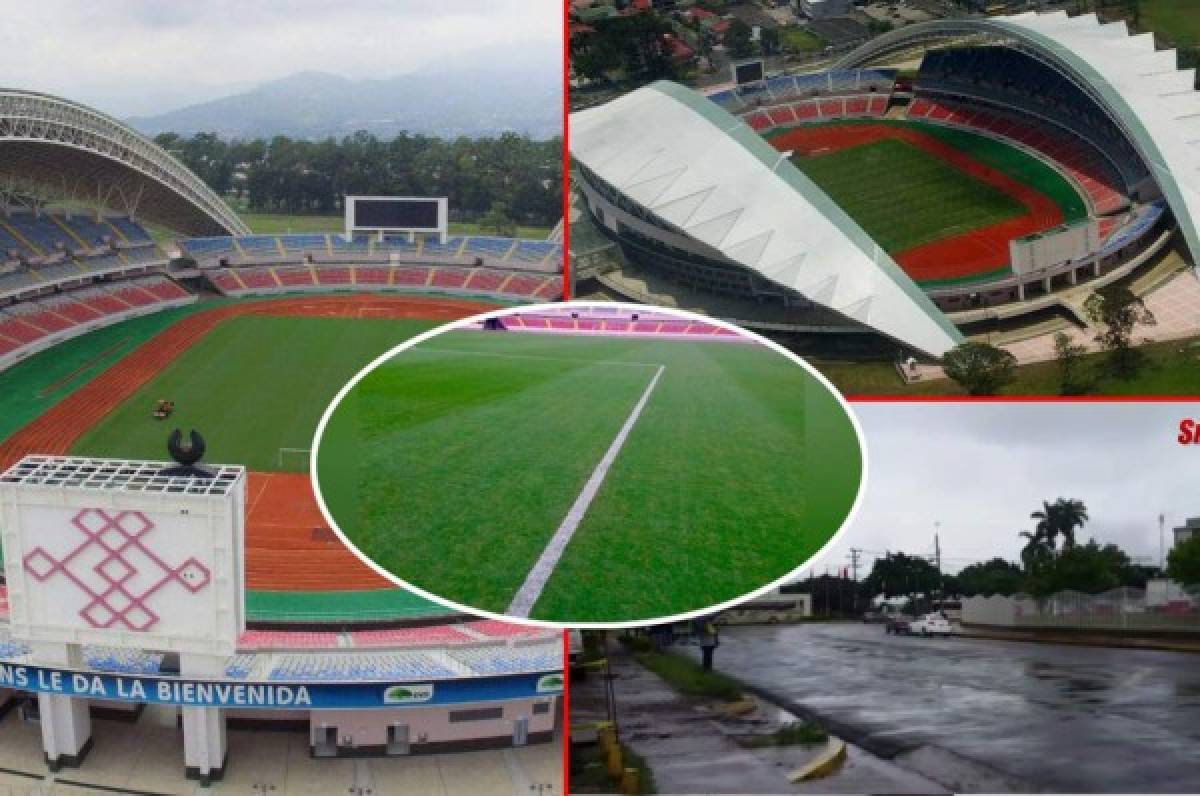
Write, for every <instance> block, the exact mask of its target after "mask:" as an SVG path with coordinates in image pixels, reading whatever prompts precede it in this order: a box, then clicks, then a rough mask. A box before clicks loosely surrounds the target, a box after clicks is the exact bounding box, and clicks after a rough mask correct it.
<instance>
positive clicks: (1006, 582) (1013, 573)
mask: <svg viewBox="0 0 1200 796" xmlns="http://www.w3.org/2000/svg"><path fill="white" fill-rule="evenodd" d="M957 581H958V588H959V590H960V591H961V592H962V594H964V595H966V596H968V597H970V596H974V595H976V594H981V595H984V596H989V595H992V594H1003V595H1005V596H1008V595H1012V594H1016V593H1017V592H1018V591H1020V589H1021V568H1020V567H1019V566H1017V565H1016V564H1014V563H1012V562H1011V561H1005V560H1004V559H1003V558H993V559H992V560H990V561H984V562H981V563H978V564H971V565H970V566H968V567H963V569H962V571H961V572H959V573H958V577H957Z"/></svg>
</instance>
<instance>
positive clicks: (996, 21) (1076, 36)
mask: <svg viewBox="0 0 1200 796" xmlns="http://www.w3.org/2000/svg"><path fill="white" fill-rule="evenodd" d="M970 35H985V36H988V37H990V38H996V39H1000V40H1003V41H1004V42H1005V43H1006V44H1009V45H1010V46H1013V47H1016V48H1019V49H1021V50H1022V51H1023V52H1026V53H1028V54H1030V55H1033V56H1034V57H1037V58H1039V59H1040V60H1042V61H1043V62H1044V63H1047V64H1049V65H1050V66H1052V67H1053V68H1055V69H1056V70H1058V71H1059V72H1060V73H1061V74H1063V75H1065V76H1066V77H1068V78H1069V79H1071V80H1072V82H1074V83H1075V84H1076V85H1078V86H1079V87H1080V88H1081V89H1082V90H1083V91H1084V92H1085V93H1086V94H1088V95H1089V96H1090V97H1091V98H1092V99H1093V100H1094V101H1096V102H1097V103H1098V104H1099V105H1100V107H1102V108H1104V109H1105V111H1106V112H1107V113H1108V115H1109V116H1110V118H1112V119H1113V121H1114V122H1115V123H1116V124H1117V125H1118V126H1119V127H1120V128H1121V129H1122V130H1123V131H1124V133H1125V135H1126V136H1127V137H1128V138H1129V140H1130V142H1131V143H1132V144H1133V145H1134V147H1135V148H1136V149H1137V150H1138V152H1139V153H1140V154H1141V156H1142V158H1143V160H1145V161H1146V163H1147V164H1148V165H1149V167H1150V170H1151V172H1152V173H1153V175H1154V177H1155V179H1156V181H1157V182H1158V185H1159V187H1160V188H1161V189H1162V192H1163V194H1164V196H1165V197H1166V199H1167V203H1168V205H1169V206H1170V208H1171V212H1172V213H1173V214H1174V215H1175V219H1176V221H1177V223H1178V224H1179V226H1180V229H1181V231H1182V232H1183V235H1184V238H1185V240H1186V241H1187V245H1188V248H1189V250H1190V251H1191V253H1192V257H1193V258H1194V259H1195V258H1200V231H1198V228H1197V219H1200V92H1197V91H1196V90H1195V85H1196V82H1195V81H1196V70H1195V69H1179V68H1178V59H1177V56H1176V53H1175V51H1174V50H1156V49H1155V46H1154V34H1152V33H1143V34H1138V35H1133V36H1131V35H1130V34H1129V28H1128V27H1127V26H1126V24H1125V22H1124V21H1120V22H1112V23H1108V24H1102V23H1101V22H1100V20H1099V19H1097V17H1096V15H1095V14H1081V15H1078V16H1074V17H1072V16H1069V15H1068V14H1067V13H1066V12H1065V11H1054V12H1050V13H1037V12H1032V11H1031V12H1027V13H1024V14H1017V15H1014V16H1009V17H994V18H991V19H961V20H944V21H937V22H926V23H921V24H917V25H909V26H906V27H904V28H901V29H899V30H896V31H894V32H892V33H889V34H885V35H884V36H880V37H879V38H877V39H873V40H872V41H870V42H868V43H867V44H865V45H863V46H862V47H861V48H859V49H858V50H855V51H854V52H852V53H850V54H849V55H847V56H846V57H844V58H843V59H841V60H840V61H839V62H838V64H837V66H838V67H843V68H849V67H855V66H862V65H865V64H867V63H870V62H872V61H873V60H875V59H877V58H878V57H880V56H881V55H885V54H888V53H892V52H899V51H902V50H906V49H908V48H910V47H911V46H912V45H913V44H914V43H919V42H922V41H935V40H937V39H955V38H958V37H962V36H970Z"/></svg>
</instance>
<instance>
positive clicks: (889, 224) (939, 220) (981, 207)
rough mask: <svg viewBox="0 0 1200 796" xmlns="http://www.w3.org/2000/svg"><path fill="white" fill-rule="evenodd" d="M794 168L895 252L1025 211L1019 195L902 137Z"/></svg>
mask: <svg viewBox="0 0 1200 796" xmlns="http://www.w3.org/2000/svg"><path fill="white" fill-rule="evenodd" d="M793 162H794V163H795V164H796V166H797V167H798V168H799V169H800V170H801V171H803V172H804V173H805V174H806V175H808V176H809V178H811V179H812V180H813V182H815V183H816V184H817V185H818V186H819V187H820V188H821V189H822V190H823V191H825V192H826V193H827V194H829V197H830V198H831V199H833V201H835V202H836V203H837V204H838V205H840V206H841V207H842V209H843V210H845V211H846V212H847V213H848V214H849V215H850V217H851V218H853V219H854V220H855V221H857V222H858V223H859V224H860V225H861V226H862V227H863V229H864V230H865V231H866V232H867V234H868V235H870V236H871V238H872V239H873V240H875V241H876V242H877V243H878V244H879V245H880V246H881V247H883V249H885V250H886V251H888V252H901V251H905V250H907V249H912V248H915V247H917V246H920V245H922V244H925V243H931V242H933V241H935V240H941V239H942V238H948V237H954V236H957V235H963V234H965V233H967V232H970V231H971V230H974V229H978V228H979V227H984V226H988V225H991V224H996V223H999V222H1002V221H1006V220H1008V219H1010V218H1016V217H1018V216H1021V215H1023V214H1024V213H1025V208H1024V206H1023V205H1022V204H1021V203H1020V202H1018V201H1017V200H1016V199H1014V198H1012V197H1011V196H1009V195H1007V194H1005V193H1003V192H1001V191H999V190H996V189H995V188H993V187H991V186H990V185H987V184H985V183H983V182H980V181H979V180H977V179H975V178H974V177H971V176H969V175H967V174H964V173H963V172H962V171H959V170H958V169H956V168H954V167H953V166H951V165H950V164H948V163H946V162H945V161H943V160H940V159H939V158H937V157H934V156H933V155H930V154H928V153H926V152H925V151H923V150H921V149H919V148H917V147H914V146H912V145H910V144H907V143H905V142H903V141H898V140H895V139H885V140H881V141H876V142H874V143H870V144H864V145H862V146H856V147H851V148H849V149H843V150H840V151H837V152H831V153H829V154H825V155H814V156H808V157H802V156H798V155H797V156H795V157H793Z"/></svg>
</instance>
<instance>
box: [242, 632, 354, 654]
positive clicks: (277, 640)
mask: <svg viewBox="0 0 1200 796" xmlns="http://www.w3.org/2000/svg"><path fill="white" fill-rule="evenodd" d="M337 646H338V634H337V633H329V632H295V631H274V630H247V631H246V632H244V633H242V635H241V636H240V637H238V649H242V650H271V649H332V648H335V647H337Z"/></svg>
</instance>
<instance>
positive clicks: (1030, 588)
mask: <svg viewBox="0 0 1200 796" xmlns="http://www.w3.org/2000/svg"><path fill="white" fill-rule="evenodd" d="M1130 569H1131V564H1130V561H1129V556H1127V555H1126V554H1125V552H1124V551H1122V550H1121V549H1120V548H1119V547H1117V546H1116V545H1112V544H1109V545H1104V546H1103V547H1101V546H1100V545H1098V544H1097V543H1096V541H1095V540H1094V539H1093V540H1091V541H1089V542H1088V543H1087V544H1084V545H1077V546H1075V547H1072V548H1070V549H1067V550H1063V551H1062V552H1061V553H1059V554H1058V555H1057V556H1054V557H1053V558H1050V559H1048V560H1042V561H1039V562H1038V563H1037V564H1036V565H1035V566H1034V567H1033V568H1032V569H1031V570H1028V569H1027V570H1026V573H1025V579H1024V581H1023V584H1022V585H1023V588H1024V590H1025V591H1027V592H1029V593H1030V594H1032V595H1033V596H1035V597H1039V598H1045V597H1049V596H1050V595H1052V594H1055V593H1056V592H1060V591H1066V590H1072V591H1081V592H1085V593H1087V594H1099V593H1100V592H1103V591H1108V590H1109V589H1115V588H1117V587H1119V586H1122V585H1123V584H1124V583H1126V582H1127V581H1128V580H1129V578H1130Z"/></svg>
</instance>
